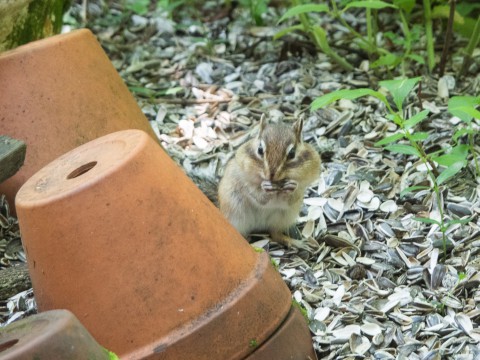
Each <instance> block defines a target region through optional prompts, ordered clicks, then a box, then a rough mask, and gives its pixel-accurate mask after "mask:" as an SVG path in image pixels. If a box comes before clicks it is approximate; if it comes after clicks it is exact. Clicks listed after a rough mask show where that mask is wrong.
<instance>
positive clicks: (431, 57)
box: [423, 0, 435, 72]
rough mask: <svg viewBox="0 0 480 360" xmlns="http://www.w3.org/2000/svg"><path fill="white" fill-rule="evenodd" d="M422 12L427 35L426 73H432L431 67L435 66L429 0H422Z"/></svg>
mask: <svg viewBox="0 0 480 360" xmlns="http://www.w3.org/2000/svg"><path fill="white" fill-rule="evenodd" d="M423 10H424V15H425V33H426V35H427V64H428V71H430V72H432V70H433V67H434V66H435V51H434V47H433V23H432V7H431V4H430V0H423Z"/></svg>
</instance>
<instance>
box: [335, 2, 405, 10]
mask: <svg viewBox="0 0 480 360" xmlns="http://www.w3.org/2000/svg"><path fill="white" fill-rule="evenodd" d="M352 7H354V8H364V9H384V8H394V9H396V8H397V7H396V6H395V5H392V4H389V3H386V2H385V1H380V0H363V1H352V2H351V3H348V4H347V6H345V7H344V8H343V11H345V10H347V9H350V8H352Z"/></svg>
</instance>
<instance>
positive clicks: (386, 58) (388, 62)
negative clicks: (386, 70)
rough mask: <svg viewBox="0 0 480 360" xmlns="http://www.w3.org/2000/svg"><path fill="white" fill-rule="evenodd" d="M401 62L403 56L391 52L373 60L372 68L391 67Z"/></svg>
mask: <svg viewBox="0 0 480 360" xmlns="http://www.w3.org/2000/svg"><path fill="white" fill-rule="evenodd" d="M401 62H402V58H401V57H399V56H397V55H395V54H392V53H389V54H386V55H382V56H380V57H379V58H378V59H377V60H375V61H374V62H372V63H371V64H370V67H371V68H372V69H375V68H378V67H380V66H388V67H391V66H397V65H398V64H400V63H401Z"/></svg>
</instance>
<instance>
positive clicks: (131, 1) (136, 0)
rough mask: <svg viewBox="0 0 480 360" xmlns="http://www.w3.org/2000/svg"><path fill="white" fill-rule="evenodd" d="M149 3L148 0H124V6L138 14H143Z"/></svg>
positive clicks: (146, 10)
mask: <svg viewBox="0 0 480 360" xmlns="http://www.w3.org/2000/svg"><path fill="white" fill-rule="evenodd" d="M149 5H150V0H125V8H126V9H128V10H130V11H133V12H134V13H135V14H138V15H145V14H146V13H147V12H148V6H149Z"/></svg>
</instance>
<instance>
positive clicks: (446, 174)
mask: <svg viewBox="0 0 480 360" xmlns="http://www.w3.org/2000/svg"><path fill="white" fill-rule="evenodd" d="M466 164H467V162H466V161H459V162H456V163H455V164H452V165H450V166H449V167H447V168H446V169H445V170H443V171H442V173H441V174H440V175H438V177H437V184H438V185H441V184H443V183H444V182H445V181H447V180H448V179H450V178H451V177H452V176H454V175H455V174H456V173H458V172H459V171H460V170H462V168H463V167H464V166H465V165H466Z"/></svg>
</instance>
